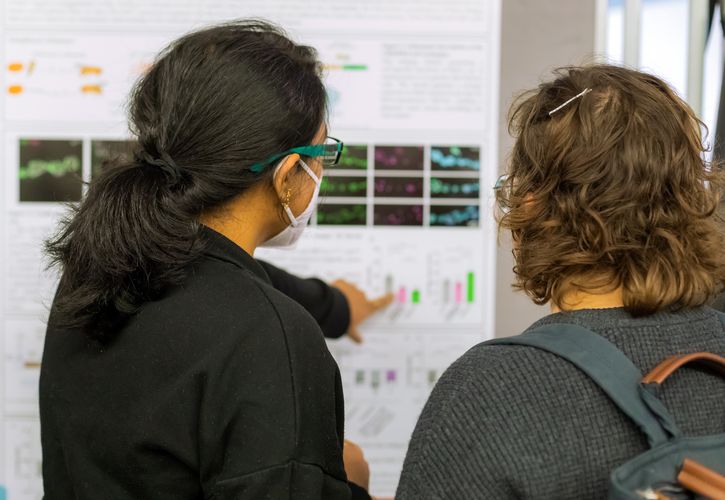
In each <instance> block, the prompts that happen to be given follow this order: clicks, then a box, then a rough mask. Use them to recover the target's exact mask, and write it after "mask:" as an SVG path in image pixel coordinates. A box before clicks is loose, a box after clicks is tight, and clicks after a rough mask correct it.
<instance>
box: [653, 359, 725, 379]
mask: <svg viewBox="0 0 725 500" xmlns="http://www.w3.org/2000/svg"><path fill="white" fill-rule="evenodd" d="M688 363H698V364H700V365H703V366H706V367H708V368H711V369H713V370H715V371H717V372H719V373H720V374H721V375H722V376H723V377H725V358H723V357H722V356H718V355H717V354H712V353H710V352H694V353H692V354H686V355H683V356H672V357H670V358H667V359H666V360H664V361H663V362H662V363H660V364H659V365H657V366H655V367H654V369H652V371H651V372H649V373H648V374H647V375H645V377H644V378H643V379H642V383H643V384H651V383H653V382H654V383H655V384H661V383H663V382H664V381H665V380H666V379H667V377H669V376H670V375H672V374H673V373H674V372H675V371H676V370H677V369H678V368H680V367H682V366H683V365H686V364H688Z"/></svg>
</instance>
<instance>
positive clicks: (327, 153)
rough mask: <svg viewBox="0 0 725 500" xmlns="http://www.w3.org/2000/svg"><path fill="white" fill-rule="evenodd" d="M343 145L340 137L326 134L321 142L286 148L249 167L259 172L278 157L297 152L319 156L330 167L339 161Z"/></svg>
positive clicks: (314, 156) (312, 156) (302, 154)
mask: <svg viewBox="0 0 725 500" xmlns="http://www.w3.org/2000/svg"><path fill="white" fill-rule="evenodd" d="M344 146H345V145H344V144H343V143H342V141H341V140H340V139H335V138H334V137H330V136H327V138H326V139H325V142H324V143H323V144H312V145H310V146H297V147H295V148H291V149H288V150H287V151H283V152H281V153H278V154H276V155H273V156H270V157H269V158H267V159H266V160H264V161H262V162H259V163H255V164H254V165H252V166H251V167H250V170H251V171H252V172H254V173H259V172H261V171H262V170H264V167H266V166H267V165H269V164H270V163H273V162H275V161H277V160H279V159H280V158H284V157H285V156H288V155H291V154H293V153H297V154H299V155H301V156H309V157H311V158H321V159H322V165H324V166H325V167H332V166H334V165H337V162H339V161H340V155H342V148H343V147H344Z"/></svg>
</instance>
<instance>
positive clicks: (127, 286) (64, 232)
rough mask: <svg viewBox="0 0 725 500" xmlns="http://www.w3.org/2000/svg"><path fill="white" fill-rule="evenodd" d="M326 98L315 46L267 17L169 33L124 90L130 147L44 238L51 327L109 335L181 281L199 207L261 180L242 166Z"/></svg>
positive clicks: (303, 139) (284, 137) (317, 115)
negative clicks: (53, 271) (52, 290)
mask: <svg viewBox="0 0 725 500" xmlns="http://www.w3.org/2000/svg"><path fill="white" fill-rule="evenodd" d="M325 106H326V94H325V90H324V87H323V85H322V82H321V80H320V74H319V64H318V62H317V59H316V53H315V51H314V50H313V49H311V48H309V47H304V46H300V45H296V44H294V43H293V42H292V41H290V40H289V39H288V38H286V36H285V35H284V33H283V32H282V31H281V30H280V29H279V28H276V27H274V26H272V25H270V24H267V23H264V22H261V21H239V22H234V23H229V24H224V25H221V26H215V27H212V28H208V29H205V30H202V31H198V32H195V33H192V34H189V35H187V36H185V37H183V38H181V39H179V40H177V41H176V42H174V43H172V44H171V45H170V46H169V47H168V48H167V49H166V50H165V51H164V52H162V54H161V55H160V56H159V58H158V59H157V61H156V62H155V63H154V64H153V66H152V67H151V68H150V70H149V71H148V73H147V74H146V75H145V76H144V77H143V78H142V79H141V80H140V81H139V82H138V84H137V85H136V87H135V89H134V91H133V93H132V95H131V99H130V122H131V130H132V132H133V133H134V135H135V136H136V139H137V146H136V152H135V154H134V155H133V158H132V159H130V160H127V161H121V162H118V163H116V164H111V165H107V166H106V168H105V169H104V171H103V173H102V174H101V175H100V176H99V177H98V178H97V179H95V180H94V181H93V182H92V183H91V184H90V186H89V189H88V193H87V195H86V197H85V199H84V200H83V201H82V202H81V204H80V205H79V206H78V207H75V208H73V209H72V211H71V212H70V214H69V215H68V216H67V217H66V218H65V219H64V220H63V221H62V222H61V226H60V230H59V232H58V234H57V235H56V236H55V237H53V238H52V239H50V240H49V241H48V242H47V243H46V251H47V253H48V255H49V257H50V259H51V265H56V266H58V267H60V268H61V270H62V277H61V281H60V285H59V289H58V293H57V295H56V300H55V302H54V305H53V310H52V321H53V324H54V327H60V328H70V329H78V330H81V331H83V332H85V333H86V334H88V335H90V336H92V337H94V338H97V339H100V340H107V339H109V338H111V337H112V336H113V334H114V333H116V332H117V331H118V329H119V328H120V327H121V326H123V324H124V322H125V321H126V320H127V319H128V318H129V317H130V316H131V315H133V314H134V313H135V312H136V311H137V310H138V308H139V307H140V306H141V305H142V304H143V303H144V302H147V301H149V300H154V299H155V298H158V297H160V296H161V295H162V294H163V293H164V291H165V290H166V289H167V288H168V287H169V286H171V285H174V284H178V283H180V282H181V281H182V280H183V279H184V270H185V268H186V267H187V266H188V265H189V264H190V263H192V262H193V261H195V260H196V259H197V258H198V257H199V255H200V253H201V252H202V250H203V248H204V242H203V240H202V238H201V236H200V231H199V228H200V225H199V222H198V219H199V216H200V215H201V214H202V213H203V212H205V211H209V210H213V209H214V208H216V207H219V206H220V205H223V204H224V203H226V202H228V201H229V200H231V199H232V198H234V197H235V196H238V195H239V194H241V193H243V192H244V191H245V190H247V189H248V188H249V187H250V186H252V185H254V184H256V183H258V182H264V181H269V179H270V178H271V172H270V169H269V168H268V169H266V170H263V171H262V172H260V173H255V172H252V171H251V170H250V167H251V166H252V165H254V164H256V163H258V162H260V161H263V160H265V159H267V158H269V157H270V156H272V155H274V154H277V153H280V152H282V151H285V150H287V149H289V148H292V147H295V146H299V145H306V144H309V143H310V141H312V139H313V137H314V136H315V134H316V133H317V131H318V130H319V127H320V125H321V124H322V123H323V121H324V120H325V113H326V108H325Z"/></svg>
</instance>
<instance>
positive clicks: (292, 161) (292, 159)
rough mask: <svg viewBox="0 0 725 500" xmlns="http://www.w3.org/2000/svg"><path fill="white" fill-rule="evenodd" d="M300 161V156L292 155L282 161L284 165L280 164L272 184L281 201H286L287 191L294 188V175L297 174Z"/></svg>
mask: <svg viewBox="0 0 725 500" xmlns="http://www.w3.org/2000/svg"><path fill="white" fill-rule="evenodd" d="M298 161H300V155H298V154H296V153H295V154H291V155H289V156H288V157H287V158H285V159H284V160H282V163H280V165H279V166H278V167H277V169H276V170H275V172H274V179H273V180H272V183H273V185H274V190H275V191H276V192H277V197H279V199H281V200H282V199H284V196H285V193H286V191H287V190H288V189H290V186H292V175H294V173H295V167H296V166H297V162H298Z"/></svg>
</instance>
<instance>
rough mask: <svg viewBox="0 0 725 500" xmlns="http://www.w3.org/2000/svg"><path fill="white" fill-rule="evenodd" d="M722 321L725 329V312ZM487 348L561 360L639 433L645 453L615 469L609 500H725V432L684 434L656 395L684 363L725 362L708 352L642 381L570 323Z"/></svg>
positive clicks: (715, 365)
mask: <svg viewBox="0 0 725 500" xmlns="http://www.w3.org/2000/svg"><path fill="white" fill-rule="evenodd" d="M718 314H720V313H718ZM720 319H721V321H722V322H723V325H725V315H722V314H720ZM486 344H487V345H525V346H530V347H535V348H538V349H542V350H544V351H548V352H550V353H553V354H556V355H558V356H560V357H562V358H564V359H565V360H567V361H569V362H571V363H572V364H574V365H575V366H576V367H577V368H579V369H580V370H581V371H582V372H584V373H585V374H587V375H588V376H589V377H590V378H591V379H592V380H593V381H594V382H595V383H596V384H597V385H598V386H599V387H600V388H601V389H602V390H603V391H604V392H605V393H606V394H607V396H608V397H609V398H610V399H611V400H612V401H613V402H614V403H615V404H616V405H617V407H618V408H619V409H620V410H621V411H623V412H624V413H625V414H626V415H627V416H629V418H630V419H632V420H633V421H634V423H635V424H637V426H638V427H639V428H640V430H641V431H642V432H644V434H645V435H646V437H647V441H648V442H649V445H650V449H649V450H648V451H646V452H644V453H642V454H641V455H638V456H636V457H634V458H633V459H631V460H630V461H628V462H626V463H624V464H623V465H621V466H620V467H618V468H616V469H615V470H614V471H613V472H612V474H611V476H610V485H609V496H608V498H609V500H644V499H652V500H668V499H678V500H679V499H693V498H695V499H696V498H703V497H704V498H715V499H725V434H719V435H715V436H702V437H686V436H683V435H682V433H681V432H680V430H679V429H678V427H677V425H676V424H675V422H674V420H673V418H672V416H671V414H670V413H669V411H668V410H667V409H666V408H665V407H664V405H663V404H662V402H661V401H660V400H659V399H658V397H657V394H658V391H659V389H660V386H661V385H662V383H663V382H665V380H666V379H667V378H668V377H669V376H670V375H672V373H673V372H675V371H676V370H677V369H678V368H680V367H681V366H683V365H685V364H699V365H701V366H703V367H707V368H710V369H714V370H716V371H717V372H718V373H720V374H721V375H722V376H723V377H725V358H723V357H721V356H718V355H716V354H711V353H706V352H700V353H693V354H688V355H683V356H673V357H670V358H667V359H665V360H664V361H663V362H662V363H660V364H659V365H658V366H657V367H656V368H654V369H653V370H652V371H651V372H650V373H649V374H648V375H647V376H645V377H642V374H641V373H640V371H639V369H638V368H637V367H636V366H634V364H633V363H632V362H631V361H630V360H629V358H627V357H626V356H625V355H624V353H622V352H621V351H620V350H619V349H617V348H616V347H615V346H614V345H613V344H611V343H610V342H609V341H608V340H606V339H605V338H603V337H601V336H599V335H597V334H596V333H594V332H592V331H590V330H587V329H586V328H583V327H581V326H576V325H570V324H552V325H546V326H543V327H540V328H536V329H534V330H531V331H529V332H526V333H524V334H522V335H519V336H517V337H510V338H501V339H495V340H491V341H488V342H486ZM723 403H724V404H725V402H723Z"/></svg>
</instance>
